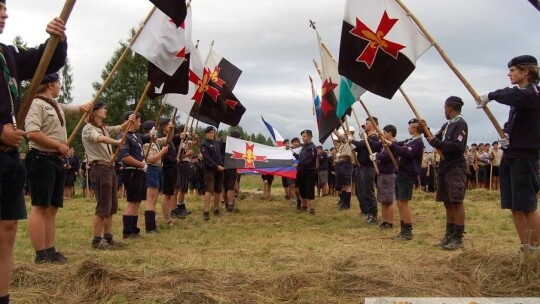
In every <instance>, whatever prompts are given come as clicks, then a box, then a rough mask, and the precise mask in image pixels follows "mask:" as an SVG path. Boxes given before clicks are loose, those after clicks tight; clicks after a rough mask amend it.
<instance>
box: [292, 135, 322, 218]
mask: <svg viewBox="0 0 540 304" xmlns="http://www.w3.org/2000/svg"><path fill="white" fill-rule="evenodd" d="M300 135H301V136H302V141H303V142H304V144H303V145H302V150H301V151H300V154H295V157H298V164H295V165H294V166H296V168H297V170H298V171H297V175H296V187H297V188H298V190H299V191H300V197H301V198H302V209H304V208H309V214H311V215H315V172H316V170H317V167H316V166H317V165H316V164H317V147H316V146H315V144H314V143H313V142H312V141H311V140H312V138H313V134H312V133H311V130H304V131H302V132H301V133H300Z"/></svg>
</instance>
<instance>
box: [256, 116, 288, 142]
mask: <svg viewBox="0 0 540 304" xmlns="http://www.w3.org/2000/svg"><path fill="white" fill-rule="evenodd" d="M261 119H262V122H263V123H264V125H265V126H266V128H268V132H270V135H272V138H273V139H274V142H275V143H276V145H277V146H278V147H283V136H281V134H279V132H278V130H276V129H275V128H274V127H272V125H271V124H269V123H268V122H267V121H266V120H264V117H262V115H261Z"/></svg>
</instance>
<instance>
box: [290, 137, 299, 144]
mask: <svg viewBox="0 0 540 304" xmlns="http://www.w3.org/2000/svg"><path fill="white" fill-rule="evenodd" d="M295 141H297V142H300V139H299V138H298V137H293V139H291V143H293V142H295Z"/></svg>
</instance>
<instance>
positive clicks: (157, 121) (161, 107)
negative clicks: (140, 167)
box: [144, 99, 163, 161]
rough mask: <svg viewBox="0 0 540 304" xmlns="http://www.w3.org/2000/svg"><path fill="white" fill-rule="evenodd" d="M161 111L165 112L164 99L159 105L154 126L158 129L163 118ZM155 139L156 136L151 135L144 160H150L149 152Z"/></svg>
mask: <svg viewBox="0 0 540 304" xmlns="http://www.w3.org/2000/svg"><path fill="white" fill-rule="evenodd" d="M161 113H163V99H162V100H161V105H160V106H159V111H158V115H157V118H156V120H155V123H154V128H156V130H157V129H158V127H159V121H160V119H161ZM154 140H156V139H155V138H154V136H152V135H150V142H149V145H148V148H147V149H146V154H145V155H144V160H145V161H146V160H148V154H150V149H151V148H152V144H153V143H154Z"/></svg>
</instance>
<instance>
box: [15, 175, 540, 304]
mask: <svg viewBox="0 0 540 304" xmlns="http://www.w3.org/2000/svg"><path fill="white" fill-rule="evenodd" d="M280 184H281V183H280V180H279V178H278V179H276V182H275V185H274V187H273V196H272V198H271V199H270V200H262V199H261V194H260V192H258V191H257V189H258V188H262V182H261V179H260V177H259V176H246V177H243V178H242V191H243V192H242V193H241V194H240V196H239V199H238V201H237V205H238V207H239V209H240V213H235V214H230V213H228V214H222V216H220V217H214V216H212V217H211V220H210V221H209V222H204V221H203V220H202V201H201V198H199V197H194V196H189V197H188V199H187V204H188V208H189V209H191V210H192V211H193V214H192V215H190V216H189V217H188V218H186V219H185V220H176V222H175V224H174V226H172V227H164V226H161V228H162V229H161V233H160V234H152V235H144V233H143V236H144V239H140V240H130V241H125V242H124V243H126V245H127V247H126V248H124V249H121V250H115V251H97V250H93V249H91V247H90V240H91V219H92V216H93V210H94V206H95V202H94V200H93V199H83V198H76V199H72V200H67V201H66V202H65V208H64V209H63V210H61V211H60V212H59V213H58V225H57V227H58V229H57V249H59V250H60V251H61V252H62V253H64V254H65V255H66V257H67V258H68V259H69V263H68V264H66V265H34V263H33V259H34V251H33V248H32V245H31V243H30V240H29V238H28V231H27V222H26V221H21V222H20V223H19V230H18V234H17V236H18V237H17V244H16V249H15V253H14V256H15V269H14V275H13V278H12V285H11V290H10V292H11V297H12V299H13V301H14V302H15V303H363V301H364V297H366V296H416V297H427V296H438V297H447V296H448V297H449V296H513V297H518V296H540V256H537V255H534V254H522V253H521V254H520V253H519V252H518V250H519V241H518V239H517V236H516V233H515V231H514V226H513V224H512V220H511V216H510V213H509V212H508V211H502V210H500V209H499V201H498V193H496V192H489V191H485V190H474V191H469V192H468V193H467V197H466V202H465V204H466V212H467V221H466V227H465V230H466V235H465V239H464V241H465V248H464V249H463V250H459V251H456V252H446V251H443V250H441V249H439V248H436V247H433V246H432V243H433V242H435V241H437V240H438V239H439V238H440V237H441V236H442V235H443V234H444V227H445V216H444V214H445V213H444V208H443V206H441V205H440V204H439V203H435V201H434V196H433V194H429V193H425V192H422V191H417V192H416V193H415V195H414V199H413V202H412V204H411V206H412V209H413V214H414V221H415V224H414V234H415V238H414V240H412V241H409V242H399V241H394V240H393V236H395V235H396V234H397V229H398V228H395V229H394V231H381V230H380V229H379V228H378V227H377V226H370V225H368V224H365V223H364V222H363V221H362V220H361V218H360V216H359V209H358V203H357V200H356V198H355V197H353V202H354V203H353V208H352V209H351V210H348V211H338V210H336V208H335V207H336V202H337V198H330V197H325V198H318V199H317V200H316V203H317V214H316V215H315V216H312V215H308V214H306V213H297V211H296V209H295V206H294V205H293V204H292V203H290V202H287V201H285V199H284V198H283V190H282V189H281V188H280V186H281V185H280ZM123 202H124V201H122V203H121V207H123ZM158 210H159V207H158ZM143 212H144V208H141V214H142V213H143ZM396 213H397V212H396ZM119 214H120V216H117V217H116V218H115V224H114V231H113V232H114V234H115V236H116V238H117V240H119V239H121V229H122V227H121V211H120V212H119ZM158 214H159V213H158ZM396 216H397V214H396ZM158 218H159V221H160V223H163V220H162V218H161V216H159V217H158ZM395 222H397V223H399V219H398V218H397V217H396V219H395ZM143 225H144V218H143V216H142V215H141V216H140V217H139V227H140V228H143ZM397 226H399V224H398V225H397Z"/></svg>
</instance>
